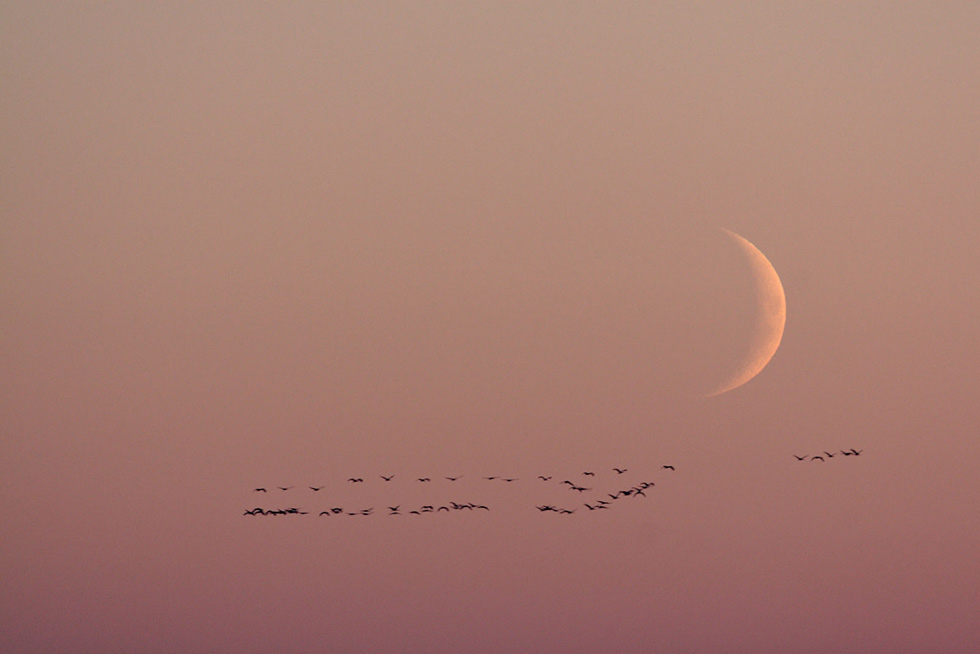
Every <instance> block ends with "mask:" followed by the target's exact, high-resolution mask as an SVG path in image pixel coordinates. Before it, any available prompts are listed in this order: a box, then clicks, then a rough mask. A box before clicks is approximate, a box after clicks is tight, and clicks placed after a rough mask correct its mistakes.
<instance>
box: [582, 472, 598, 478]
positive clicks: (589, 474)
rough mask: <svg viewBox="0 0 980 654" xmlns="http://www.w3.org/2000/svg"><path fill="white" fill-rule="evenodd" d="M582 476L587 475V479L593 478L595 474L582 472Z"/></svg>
mask: <svg viewBox="0 0 980 654" xmlns="http://www.w3.org/2000/svg"><path fill="white" fill-rule="evenodd" d="M582 474H583V475H588V476H589V477H595V473H594V472H583V473H582Z"/></svg>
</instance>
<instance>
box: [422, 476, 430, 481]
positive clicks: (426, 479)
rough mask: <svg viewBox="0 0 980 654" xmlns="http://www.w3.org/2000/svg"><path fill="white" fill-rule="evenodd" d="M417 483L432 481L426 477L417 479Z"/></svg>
mask: <svg viewBox="0 0 980 654" xmlns="http://www.w3.org/2000/svg"><path fill="white" fill-rule="evenodd" d="M419 481H432V480H431V479H429V478H428V477H419Z"/></svg>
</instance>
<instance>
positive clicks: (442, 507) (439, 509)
mask: <svg viewBox="0 0 980 654" xmlns="http://www.w3.org/2000/svg"><path fill="white" fill-rule="evenodd" d="M440 511H446V512H448V511H449V507H448V506H440V507H439V508H438V509H436V513H439V512H440Z"/></svg>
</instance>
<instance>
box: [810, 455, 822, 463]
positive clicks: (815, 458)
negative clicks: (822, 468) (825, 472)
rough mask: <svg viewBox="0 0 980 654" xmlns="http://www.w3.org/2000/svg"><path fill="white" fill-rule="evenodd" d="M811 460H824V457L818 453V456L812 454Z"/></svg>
mask: <svg viewBox="0 0 980 654" xmlns="http://www.w3.org/2000/svg"><path fill="white" fill-rule="evenodd" d="M810 460H811V461H823V460H824V458H823V457H822V456H820V455H819V454H818V455H817V456H811V457H810Z"/></svg>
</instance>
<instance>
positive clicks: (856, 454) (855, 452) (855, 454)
mask: <svg viewBox="0 0 980 654" xmlns="http://www.w3.org/2000/svg"><path fill="white" fill-rule="evenodd" d="M851 451H852V452H854V456H860V455H861V452H863V451H864V450H855V449H854V448H853V447H852V448H851Z"/></svg>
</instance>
